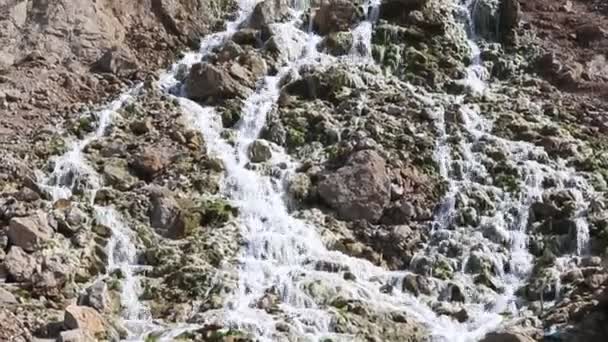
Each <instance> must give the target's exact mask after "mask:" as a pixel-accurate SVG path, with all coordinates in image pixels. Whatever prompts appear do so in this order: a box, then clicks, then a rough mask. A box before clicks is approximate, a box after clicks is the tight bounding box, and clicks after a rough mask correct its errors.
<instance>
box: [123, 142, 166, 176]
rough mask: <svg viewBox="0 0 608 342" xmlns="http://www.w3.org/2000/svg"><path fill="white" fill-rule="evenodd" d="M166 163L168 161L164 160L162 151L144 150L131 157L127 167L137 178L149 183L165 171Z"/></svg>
mask: <svg viewBox="0 0 608 342" xmlns="http://www.w3.org/2000/svg"><path fill="white" fill-rule="evenodd" d="M168 163H169V159H168V158H166V156H165V153H164V151H162V150H158V149H152V148H146V149H144V150H143V151H142V152H140V153H137V154H136V155H135V156H133V158H132V159H131V161H130V162H129V165H130V167H131V169H132V170H133V173H135V175H136V176H137V177H139V178H140V179H143V180H146V181H151V180H152V179H153V178H154V177H155V176H157V175H158V174H159V173H160V172H161V171H163V170H164V169H165V167H166V166H167V165H168Z"/></svg>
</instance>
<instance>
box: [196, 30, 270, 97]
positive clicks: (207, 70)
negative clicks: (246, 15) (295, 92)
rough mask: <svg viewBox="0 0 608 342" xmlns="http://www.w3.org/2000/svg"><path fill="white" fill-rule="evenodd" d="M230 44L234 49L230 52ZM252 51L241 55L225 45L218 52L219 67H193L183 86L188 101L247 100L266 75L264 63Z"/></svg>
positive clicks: (209, 65)
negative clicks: (257, 83)
mask: <svg viewBox="0 0 608 342" xmlns="http://www.w3.org/2000/svg"><path fill="white" fill-rule="evenodd" d="M230 44H232V45H234V47H233V48H230V47H231V45H230ZM254 51H255V50H251V49H248V50H246V51H244V50H243V49H242V48H240V47H239V46H238V45H236V44H235V43H234V42H228V43H227V44H226V46H224V48H223V49H222V50H220V51H219V52H218V56H217V57H218V61H219V62H221V63H222V64H211V63H209V62H203V63H197V64H195V65H193V66H192V68H191V69H190V73H189V74H188V78H187V79H186V83H185V89H186V93H187V95H188V97H189V98H190V99H193V100H197V101H204V100H206V99H208V98H214V99H219V98H222V99H231V98H243V97H246V96H247V95H248V94H249V93H250V92H251V89H252V88H254V87H255V84H256V82H257V80H258V79H259V78H260V77H262V76H263V75H265V74H266V71H267V66H266V62H265V61H264V59H263V58H262V57H261V56H260V55H259V54H257V53H256V52H254Z"/></svg>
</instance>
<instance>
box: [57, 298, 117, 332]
mask: <svg viewBox="0 0 608 342" xmlns="http://www.w3.org/2000/svg"><path fill="white" fill-rule="evenodd" d="M63 325H64V326H65V328H66V329H80V330H81V331H83V332H84V333H87V334H90V335H91V336H103V335H105V333H106V329H107V326H106V322H105V320H104V319H103V317H102V316H101V315H100V314H99V313H98V312H97V311H95V309H93V308H90V307H87V306H78V305H70V306H68V307H67V308H66V309H65V314H64V320H63Z"/></svg>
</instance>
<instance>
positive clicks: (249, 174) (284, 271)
mask: <svg viewBox="0 0 608 342" xmlns="http://www.w3.org/2000/svg"><path fill="white" fill-rule="evenodd" d="M373 11H374V10H373ZM372 18H373V16H372ZM370 24H371V23H370ZM308 37H309V38H308V39H307V41H306V42H301V43H300V44H303V45H304V46H302V50H306V49H305V47H306V46H314V45H313V44H311V43H310V41H311V40H314V39H317V38H315V36H314V35H312V34H311V33H310V32H309V33H308ZM365 39H371V34H370V35H369V38H367V37H365ZM364 45H365V46H369V45H370V43H369V41H368V42H365V44H364ZM355 53H357V54H358V52H355ZM317 55H319V53H318V52H316V51H310V50H309V51H308V53H303V54H302V56H301V57H300V58H298V59H296V60H294V61H291V62H288V63H287V64H286V66H284V67H283V68H282V69H280V70H279V72H278V74H277V75H276V76H268V77H266V78H265V79H264V80H263V82H262V84H263V85H262V87H261V88H260V89H259V90H258V91H256V92H255V93H254V94H253V95H252V96H251V97H250V98H249V99H247V100H246V101H245V104H244V106H243V108H244V109H243V112H244V115H243V119H242V121H241V123H240V124H239V126H238V130H237V132H236V137H233V140H232V143H233V144H228V143H227V142H226V141H224V140H223V139H221V138H220V136H221V134H220V133H221V131H222V125H221V123H220V122H219V121H218V115H217V114H216V113H215V111H214V108H212V107H201V106H200V105H198V104H197V103H195V102H192V101H190V100H187V99H185V98H179V103H180V104H181V107H182V109H183V111H184V113H185V115H186V117H187V118H188V119H189V122H190V123H191V124H192V125H193V126H194V127H196V128H198V129H199V130H200V131H201V132H202V133H203V135H204V136H205V138H206V141H207V142H208V143H207V146H208V149H209V152H210V153H212V154H215V155H218V156H219V157H220V158H222V159H223V161H224V163H225V167H226V174H227V175H226V178H225V181H224V184H223V192H224V194H225V195H226V196H227V197H228V198H230V199H231V200H232V201H233V202H234V204H235V205H236V206H237V207H238V208H239V209H240V210H239V212H240V214H239V218H240V226H241V230H242V235H243V239H244V240H245V241H246V246H247V247H246V248H245V251H243V254H242V256H241V258H240V272H239V282H240V284H239V287H238V290H237V291H236V293H235V294H234V296H233V297H232V298H230V299H229V301H228V305H227V307H226V308H225V309H224V310H222V312H210V313H206V315H207V318H208V320H207V321H213V320H216V321H217V322H218V323H220V324H223V325H227V326H230V327H234V328H238V329H243V330H246V331H250V332H252V333H253V334H255V336H256V337H257V338H258V339H259V340H261V341H274V340H276V339H277V338H278V336H279V333H278V331H277V328H276V323H277V322H278V320H279V318H283V321H284V322H289V325H290V330H292V331H293V332H295V333H296V334H297V335H298V336H301V337H308V338H310V339H313V340H320V339H322V338H324V337H329V336H332V337H334V338H344V339H345V340H351V339H352V336H351V337H349V336H339V335H335V334H332V333H331V324H332V322H331V319H332V315H331V313H330V311H328V310H327V309H326V308H323V307H319V305H318V304H317V301H316V300H315V298H313V297H311V295H310V294H308V293H306V291H305V290H304V288H305V286H304V285H305V284H307V283H308V284H310V283H312V282H315V281H321V282H323V283H325V284H328V285H329V286H336V287H339V288H340V289H341V293H344V294H345V295H346V296H349V297H350V298H352V299H356V300H361V301H364V302H368V303H370V304H372V305H373V306H375V307H377V308H380V309H383V310H399V311H405V312H407V313H408V314H410V315H412V316H414V317H415V318H416V319H418V320H420V321H421V322H423V323H425V324H426V325H427V326H428V327H429V328H430V330H431V334H432V335H433V336H435V337H437V338H439V339H441V340H457V341H465V340H471V339H475V338H479V337H481V336H483V334H485V332H486V331H488V330H489V329H491V328H493V327H496V326H497V324H498V323H499V322H500V319H499V318H497V315H494V314H490V313H486V312H485V311H484V310H482V309H479V310H475V309H472V311H471V312H477V315H476V317H474V318H473V319H471V320H470V321H469V322H468V323H467V324H458V323H456V322H454V321H452V320H451V319H449V318H447V317H445V316H441V317H438V316H437V315H436V314H435V313H434V312H433V311H432V310H431V309H430V308H428V307H427V306H426V305H425V304H423V303H421V302H420V301H419V300H418V299H417V298H415V297H413V296H412V295H410V294H408V293H404V292H401V289H402V286H399V283H400V282H401V281H402V279H403V277H404V276H406V275H407V274H409V272H390V271H386V270H383V269H381V268H379V267H376V266H374V265H372V264H371V263H369V262H368V261H365V260H360V259H356V258H352V257H349V256H346V255H344V254H342V253H339V252H335V251H328V250H327V249H326V248H325V246H324V245H323V242H322V240H321V238H320V237H319V236H318V234H317V232H316V230H315V228H314V227H312V226H310V225H309V224H307V223H305V222H303V221H301V220H298V219H295V218H294V217H292V216H291V215H290V214H289V212H288V209H287V207H286V205H285V203H284V200H283V198H284V189H283V187H282V184H283V183H284V182H282V181H281V179H273V178H271V177H267V176H261V175H259V174H258V173H256V172H255V171H254V170H251V169H249V167H248V164H249V159H248V157H247V153H246V149H247V148H248V146H249V144H250V143H251V142H252V141H253V140H254V139H255V138H257V136H258V135H259V132H260V130H261V129H262V127H263V125H264V123H265V116H266V114H267V113H268V111H269V110H270V109H271V108H272V106H274V104H275V102H276V100H277V98H278V95H279V81H280V79H281V77H282V76H284V75H286V74H287V73H288V72H289V71H291V70H294V71H297V69H298V67H300V66H302V65H305V64H314V63H318V59H317V58H315V56H317ZM199 57H200V56H199ZM326 58H329V59H331V58H330V57H329V56H326ZM175 68H177V66H176V67H175ZM175 68H174V69H175ZM171 78H172V77H168V78H166V79H167V80H168V79H171ZM172 84H174V83H172V82H166V83H165V84H162V82H161V85H162V86H163V88H165V89H167V88H168V86H169V85H172ZM273 149H274V151H275V154H274V157H273V160H272V162H273V165H275V167H277V166H278V165H283V166H282V168H283V171H282V174H283V177H285V176H287V175H289V174H290V173H291V172H292V171H293V168H294V166H295V164H294V163H293V162H292V161H291V160H290V159H289V158H288V156H287V155H286V154H285V153H284V152H283V151H282V150H281V149H280V148H279V147H276V146H274V147H273ZM446 168H447V166H446ZM446 172H447V171H446ZM324 261H325V262H327V261H332V262H337V263H338V264H341V265H345V269H349V270H350V272H352V273H353V274H354V275H355V279H357V280H356V281H355V282H352V281H346V280H344V278H343V276H342V275H341V274H339V273H330V272H325V271H320V270H317V269H316V268H315V265H316V264H318V263H319V262H324ZM379 279H380V280H382V281H384V282H385V283H389V284H392V285H395V286H394V288H395V289H396V290H395V291H393V292H392V293H391V294H386V293H384V291H382V289H381V288H382V286H383V284H382V282H379V281H378V280H379ZM269 291H270V292H271V293H275V294H276V295H277V296H278V297H279V298H280V302H281V304H280V308H281V312H282V315H283V316H282V317H275V316H273V315H272V314H269V313H267V312H266V311H264V310H261V309H258V308H257V305H256V303H257V301H259V300H260V299H261V298H262V297H263V296H264V294H266V293H268V292H269ZM287 318H288V319H287Z"/></svg>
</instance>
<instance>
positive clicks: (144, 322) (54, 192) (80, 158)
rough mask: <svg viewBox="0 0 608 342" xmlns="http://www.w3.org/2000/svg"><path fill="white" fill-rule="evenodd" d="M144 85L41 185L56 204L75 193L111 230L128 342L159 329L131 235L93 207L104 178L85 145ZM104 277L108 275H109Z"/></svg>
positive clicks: (116, 105)
mask: <svg viewBox="0 0 608 342" xmlns="http://www.w3.org/2000/svg"><path fill="white" fill-rule="evenodd" d="M140 89H141V85H137V86H135V87H134V88H132V89H131V90H129V91H127V92H125V93H123V94H122V95H121V96H120V97H119V98H118V99H117V100H115V101H113V102H111V103H110V104H109V105H108V106H107V107H105V108H103V109H101V110H100V111H98V112H96V113H95V116H96V117H97V125H98V126H97V129H96V131H95V132H94V133H92V134H90V135H89V136H87V137H85V138H84V139H82V140H80V141H77V142H74V143H73V144H72V148H71V149H70V150H69V151H68V152H67V153H66V154H64V155H62V156H60V157H58V158H57V159H56V160H55V161H54V162H55V167H54V169H53V171H52V172H51V174H50V175H48V176H43V177H42V181H41V182H40V186H41V188H42V189H44V190H45V191H47V192H48V193H49V194H50V195H51V197H52V199H53V201H57V200H60V199H71V198H72V197H73V195H74V194H75V193H78V194H81V195H83V198H84V199H85V200H87V201H89V203H90V204H93V209H94V215H95V221H96V222H97V223H98V224H101V225H103V226H106V227H108V228H110V230H111V232H112V236H111V237H110V239H109V241H108V244H107V247H106V251H107V255H108V265H107V275H110V274H115V273H117V272H118V273H119V276H120V277H121V278H122V283H121V287H122V291H121V296H120V300H121V306H122V315H123V319H124V321H123V322H124V324H125V327H126V328H127V331H128V333H129V335H128V340H132V341H138V340H141V338H142V337H143V336H144V335H145V334H146V333H147V332H148V331H150V330H153V329H156V326H155V325H154V324H153V323H152V321H151V316H150V314H149V312H148V311H149V310H148V309H147V308H146V307H145V306H144V305H143V304H142V303H141V302H140V300H139V294H140V292H141V291H140V286H139V282H138V279H137V277H136V272H137V271H138V269H139V268H140V266H139V265H137V248H136V247H135V244H134V243H133V237H132V232H131V231H130V230H129V228H128V227H127V225H126V223H125V222H124V220H123V219H122V218H121V216H120V214H119V213H118V212H117V211H116V210H115V209H114V208H112V207H110V206H99V205H94V202H95V195H96V193H97V191H98V190H99V189H101V187H102V185H103V182H102V180H101V176H100V175H99V174H98V173H97V171H96V170H95V169H93V167H92V166H91V165H89V164H88V163H87V161H86V159H85V156H84V153H83V151H84V149H85V148H86V146H87V145H88V144H89V143H91V142H92V141H94V140H96V139H100V138H102V137H104V136H105V134H106V133H107V132H106V131H107V130H108V128H109V127H110V125H111V123H112V121H113V118H114V116H116V115H118V114H117V111H118V110H119V109H120V108H122V107H123V106H124V105H125V104H126V103H128V102H129V101H131V99H132V98H133V97H134V96H135V95H136V94H137V93H138V92H139V90H140ZM107 275H105V276H107Z"/></svg>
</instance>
